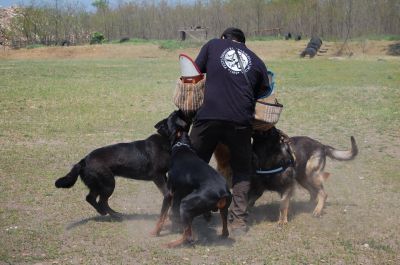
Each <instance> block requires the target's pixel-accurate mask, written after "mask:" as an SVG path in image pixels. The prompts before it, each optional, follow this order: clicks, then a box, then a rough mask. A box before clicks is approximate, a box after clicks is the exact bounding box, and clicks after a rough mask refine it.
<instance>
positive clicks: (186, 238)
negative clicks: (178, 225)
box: [166, 224, 193, 248]
mask: <svg viewBox="0 0 400 265" xmlns="http://www.w3.org/2000/svg"><path fill="white" fill-rule="evenodd" d="M186 242H188V243H192V242H193V240H192V224H189V225H188V226H187V227H186V228H185V230H184V232H183V235H182V238H180V239H178V240H175V241H172V242H169V243H168V244H166V247H167V248H174V247H177V246H180V245H182V244H183V243H186Z"/></svg>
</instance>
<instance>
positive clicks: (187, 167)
mask: <svg viewBox="0 0 400 265" xmlns="http://www.w3.org/2000/svg"><path fill="white" fill-rule="evenodd" d="M175 113H176V112H174V113H173V114H171V115H172V116H173V117H176V116H175ZM177 113H181V112H180V111H177ZM170 117H171V116H170ZM170 117H169V118H168V119H170ZM181 117H183V118H179V119H178V120H177V121H176V122H172V123H171V122H169V123H168V125H169V126H168V127H165V126H164V125H163V124H160V125H156V127H157V126H159V127H158V128H159V129H160V130H165V131H167V132H168V134H170V135H171V137H170V140H171V145H172V154H171V167H170V169H169V171H168V190H169V193H168V194H167V195H166V196H165V197H164V200H163V204H162V208H161V214H160V218H159V221H158V222H157V225H156V228H155V229H154V231H153V232H152V234H153V235H156V236H158V235H159V234H160V231H161V229H162V226H163V224H164V222H165V220H166V218H167V213H168V210H169V208H170V206H171V205H172V212H173V216H175V217H178V216H179V217H180V221H181V223H182V226H183V235H182V238H181V239H178V240H175V241H172V242H170V243H168V244H167V247H176V246H179V245H181V244H183V243H192V242H193V239H192V221H193V219H194V218H195V217H196V216H199V215H201V214H204V213H208V212H209V211H217V210H219V212H220V214H221V219H222V224H223V228H222V236H223V237H227V236H228V235H229V232H228V226H227V218H228V208H229V205H230V203H231V193H230V191H229V188H228V186H227V184H226V181H225V179H224V177H223V176H221V175H220V174H219V173H218V172H217V171H216V170H214V169H213V168H212V167H211V166H209V165H208V164H207V163H206V162H204V161H203V160H202V159H200V158H199V157H198V156H197V155H196V153H195V151H194V150H193V149H192V147H191V143H190V139H189V135H188V133H187V131H188V130H189V126H188V123H186V122H185V117H184V116H182V113H181ZM164 124H165V123H164ZM171 125H172V126H171ZM177 125H180V126H177Z"/></svg>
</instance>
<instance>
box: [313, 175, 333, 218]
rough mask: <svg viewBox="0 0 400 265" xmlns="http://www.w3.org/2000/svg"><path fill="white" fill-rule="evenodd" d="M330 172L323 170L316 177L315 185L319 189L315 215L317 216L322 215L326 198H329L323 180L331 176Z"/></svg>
mask: <svg viewBox="0 0 400 265" xmlns="http://www.w3.org/2000/svg"><path fill="white" fill-rule="evenodd" d="M329 175H330V174H329V173H328V172H321V173H319V174H318V176H316V177H315V178H314V181H313V186H314V188H315V189H317V191H318V193H317V206H316V207H315V209H314V212H313V215H314V216H316V217H319V216H321V214H322V209H323V208H324V204H325V201H326V199H327V198H328V194H326V192H325V190H324V185H323V182H324V181H325V180H326V179H327V178H328V177H329Z"/></svg>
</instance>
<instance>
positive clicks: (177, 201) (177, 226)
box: [169, 194, 183, 233]
mask: <svg viewBox="0 0 400 265" xmlns="http://www.w3.org/2000/svg"><path fill="white" fill-rule="evenodd" d="M181 201H182V198H181V197H180V196H179V194H174V197H173V199H172V205H171V214H170V217H169V218H170V220H171V231H172V232H179V233H181V232H182V231H183V230H182V222H181V214H180V206H181Z"/></svg>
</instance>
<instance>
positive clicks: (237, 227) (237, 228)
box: [230, 221, 249, 237]
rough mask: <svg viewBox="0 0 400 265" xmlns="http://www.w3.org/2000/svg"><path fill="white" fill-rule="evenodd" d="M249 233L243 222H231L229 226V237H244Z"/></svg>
mask: <svg viewBox="0 0 400 265" xmlns="http://www.w3.org/2000/svg"><path fill="white" fill-rule="evenodd" d="M248 231H249V227H248V226H247V225H246V224H245V223H243V222H235V221H234V222H232V224H231V225H230V235H231V236H233V237H241V236H244V235H245V234H246V233H247V232H248Z"/></svg>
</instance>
